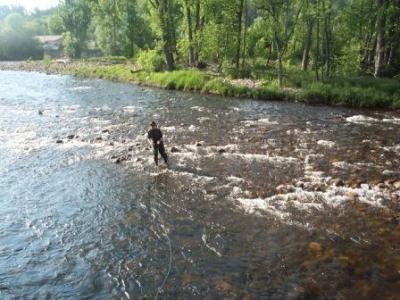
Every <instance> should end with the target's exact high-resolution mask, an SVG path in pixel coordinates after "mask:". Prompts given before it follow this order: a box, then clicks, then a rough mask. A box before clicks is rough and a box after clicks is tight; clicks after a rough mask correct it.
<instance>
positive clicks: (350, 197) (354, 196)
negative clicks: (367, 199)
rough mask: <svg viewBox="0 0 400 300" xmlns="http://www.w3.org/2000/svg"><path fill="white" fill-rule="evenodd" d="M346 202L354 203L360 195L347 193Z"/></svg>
mask: <svg viewBox="0 0 400 300" xmlns="http://www.w3.org/2000/svg"><path fill="white" fill-rule="evenodd" d="M345 196H346V200H348V201H351V202H354V201H356V200H357V198H358V194H357V193H356V192H347V193H346V195H345Z"/></svg>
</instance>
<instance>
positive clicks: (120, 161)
mask: <svg viewBox="0 0 400 300" xmlns="http://www.w3.org/2000/svg"><path fill="white" fill-rule="evenodd" d="M123 161H126V157H123V156H122V157H118V158H117V160H116V161H115V163H116V164H119V163H122V162H123Z"/></svg>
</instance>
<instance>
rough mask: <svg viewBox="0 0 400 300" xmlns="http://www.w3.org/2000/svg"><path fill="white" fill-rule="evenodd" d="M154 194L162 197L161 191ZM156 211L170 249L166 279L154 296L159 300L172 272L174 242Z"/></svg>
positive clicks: (155, 299)
mask: <svg viewBox="0 0 400 300" xmlns="http://www.w3.org/2000/svg"><path fill="white" fill-rule="evenodd" d="M155 181H157V179H156V180H155ZM154 184H156V182H154ZM149 188H150V186H149ZM154 196H158V197H157V198H160V197H159V193H156V195H154ZM155 211H156V212H157V216H158V218H159V221H160V227H161V228H162V229H163V235H164V237H165V238H166V239H167V243H168V250H169V262H168V270H167V273H166V274H165V277H164V279H163V281H162V283H161V285H160V286H159V287H158V288H157V292H156V295H155V296H154V300H157V299H158V296H159V294H160V293H161V291H162V290H163V288H164V286H165V284H166V282H167V280H168V278H169V275H170V274H171V269H172V260H173V253H172V243H171V239H170V237H169V235H168V232H167V229H166V227H165V222H164V219H163V218H162V216H161V215H160V212H159V211H157V210H155Z"/></svg>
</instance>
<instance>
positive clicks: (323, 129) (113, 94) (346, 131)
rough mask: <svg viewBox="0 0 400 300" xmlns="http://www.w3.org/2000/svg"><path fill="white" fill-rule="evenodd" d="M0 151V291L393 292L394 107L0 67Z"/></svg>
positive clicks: (398, 162) (398, 271) (346, 295)
mask: <svg viewBox="0 0 400 300" xmlns="http://www.w3.org/2000/svg"><path fill="white" fill-rule="evenodd" d="M39 111H40V113H39ZM152 120H156V121H158V122H159V124H160V126H161V129H162V130H163V133H164V136H165V141H166V146H167V150H168V152H169V155H170V160H171V166H170V169H166V168H165V167H164V166H161V167H160V168H159V169H157V168H156V167H155V166H154V165H153V161H152V151H151V150H150V149H149V148H148V143H147V141H146V136H145V134H146V131H147V129H148V124H149V122H150V121H152ZM172 147H174V148H175V149H173V150H174V151H171V148H172ZM0 156H1V160H0V298H1V299H15V298H21V299H60V298H62V299H82V298H85V299H153V298H159V299H222V298H225V299H350V298H353V299H361V298H362V299H398V298H397V297H399V293H400V225H399V222H400V207H399V203H400V202H399V201H400V173H399V172H400V116H399V114H396V113H389V112H365V111H360V110H351V109H345V108H332V107H325V106H323V107H322V106H321V107H313V106H305V105H301V104H291V103H284V102H263V101H251V100H234V99H225V98H221V97H212V96H201V95H194V94H185V93H175V92H168V91H162V90H157V89H150V88H144V87H139V86H132V85H125V84H118V83H112V82H108V81H101V80H81V79H76V78H73V77H69V76H56V75H44V74H39V73H24V72H14V71H2V72H0ZM118 162H119V163H118Z"/></svg>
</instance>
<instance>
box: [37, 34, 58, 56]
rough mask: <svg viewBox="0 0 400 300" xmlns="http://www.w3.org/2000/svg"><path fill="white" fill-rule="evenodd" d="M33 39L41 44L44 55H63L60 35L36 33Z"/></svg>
mask: <svg viewBox="0 0 400 300" xmlns="http://www.w3.org/2000/svg"><path fill="white" fill-rule="evenodd" d="M35 39H37V40H38V41H39V42H41V43H42V44H43V51H44V54H45V55H49V56H51V57H53V58H60V57H63V56H64V51H63V36H62V35H37V36H35Z"/></svg>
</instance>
